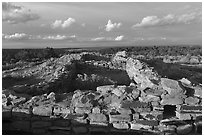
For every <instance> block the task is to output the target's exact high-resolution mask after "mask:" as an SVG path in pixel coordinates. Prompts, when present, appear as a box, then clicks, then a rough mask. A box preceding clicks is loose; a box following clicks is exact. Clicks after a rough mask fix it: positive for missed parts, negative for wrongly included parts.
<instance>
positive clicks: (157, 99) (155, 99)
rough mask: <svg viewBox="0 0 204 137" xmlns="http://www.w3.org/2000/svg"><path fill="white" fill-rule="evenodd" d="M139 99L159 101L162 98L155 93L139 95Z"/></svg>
mask: <svg viewBox="0 0 204 137" xmlns="http://www.w3.org/2000/svg"><path fill="white" fill-rule="evenodd" d="M139 101H141V102H147V103H148V102H159V101H160V98H159V97H157V96H154V95H146V96H142V97H139Z"/></svg>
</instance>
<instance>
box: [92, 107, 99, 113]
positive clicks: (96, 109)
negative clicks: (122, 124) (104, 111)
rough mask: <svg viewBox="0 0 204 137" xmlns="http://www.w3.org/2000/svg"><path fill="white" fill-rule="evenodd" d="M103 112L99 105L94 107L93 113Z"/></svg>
mask: <svg viewBox="0 0 204 137" xmlns="http://www.w3.org/2000/svg"><path fill="white" fill-rule="evenodd" d="M100 112H101V109H100V108H99V107H94V108H92V113H95V114H98V113H100Z"/></svg>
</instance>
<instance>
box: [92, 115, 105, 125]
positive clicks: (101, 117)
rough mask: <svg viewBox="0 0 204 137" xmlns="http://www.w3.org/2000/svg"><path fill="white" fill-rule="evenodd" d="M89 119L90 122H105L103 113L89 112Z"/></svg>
mask: <svg viewBox="0 0 204 137" xmlns="http://www.w3.org/2000/svg"><path fill="white" fill-rule="evenodd" d="M89 119H90V121H92V122H102V123H106V122H107V118H106V116H105V115H104V114H89Z"/></svg>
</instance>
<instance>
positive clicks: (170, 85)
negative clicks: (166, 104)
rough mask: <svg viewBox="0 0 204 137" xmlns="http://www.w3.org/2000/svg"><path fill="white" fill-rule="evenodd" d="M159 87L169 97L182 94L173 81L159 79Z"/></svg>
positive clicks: (176, 82) (181, 89) (178, 86)
mask: <svg viewBox="0 0 204 137" xmlns="http://www.w3.org/2000/svg"><path fill="white" fill-rule="evenodd" d="M161 85H162V87H163V89H164V90H166V91H167V92H168V94H169V95H171V96H176V95H177V94H179V93H183V92H184V90H183V88H181V86H180V85H179V83H178V81H176V80H173V79H168V78H161Z"/></svg>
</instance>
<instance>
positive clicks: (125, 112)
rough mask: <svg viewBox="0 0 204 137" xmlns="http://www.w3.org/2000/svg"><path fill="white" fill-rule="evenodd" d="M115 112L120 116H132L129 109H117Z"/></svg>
mask: <svg viewBox="0 0 204 137" xmlns="http://www.w3.org/2000/svg"><path fill="white" fill-rule="evenodd" d="M117 110H118V112H119V113H120V114H132V111H131V110H130V109H125V108H119V109H117Z"/></svg>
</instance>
